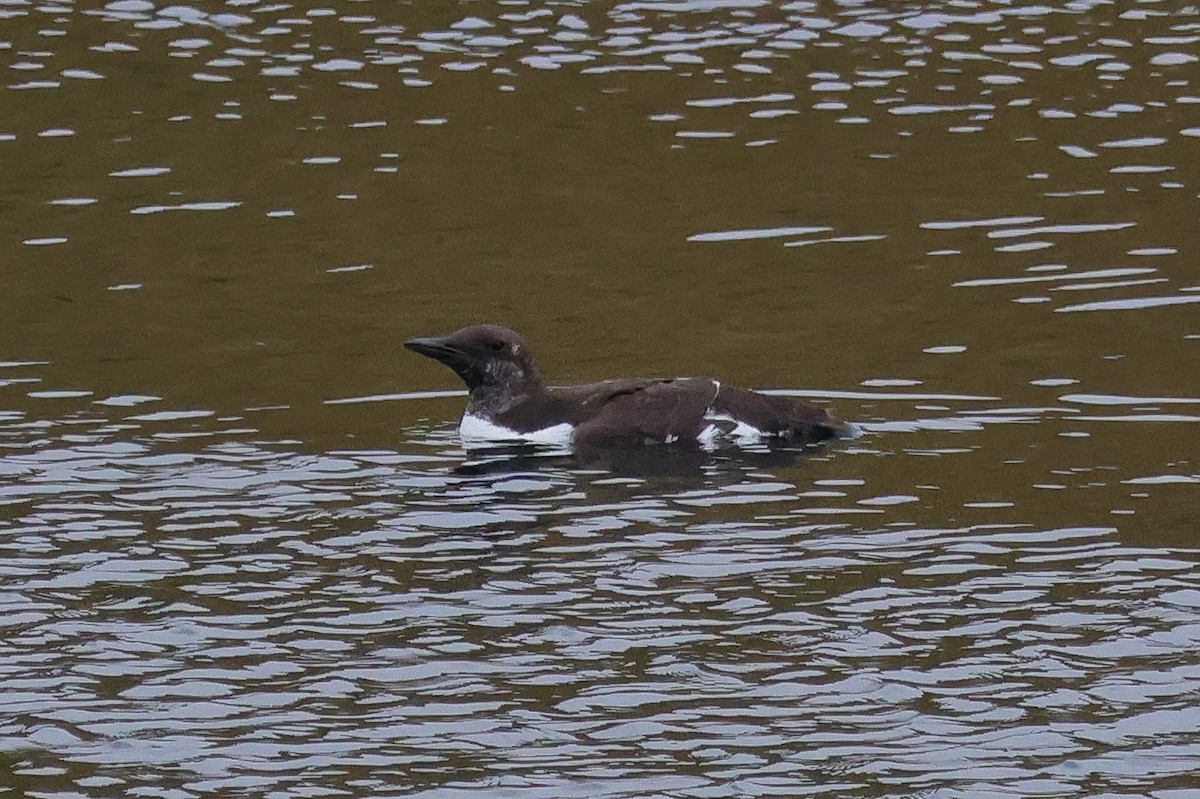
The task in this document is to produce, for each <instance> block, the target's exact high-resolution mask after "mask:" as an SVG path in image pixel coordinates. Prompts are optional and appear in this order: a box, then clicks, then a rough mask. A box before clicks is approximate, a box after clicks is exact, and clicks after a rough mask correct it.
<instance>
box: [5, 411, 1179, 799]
mask: <svg viewBox="0 0 1200 799" xmlns="http://www.w3.org/2000/svg"><path fill="white" fill-rule="evenodd" d="M1129 399H1130V398H1119V397H1117V398H1111V401H1112V402H1113V403H1120V402H1122V401H1126V402H1127V401H1128V400H1129ZM1135 399H1137V400H1138V401H1139V404H1140V402H1142V401H1151V400H1152V401H1154V402H1162V401H1163V399H1164V398H1158V399H1154V398H1144V399H1143V398H1135ZM1165 399H1169V398H1165ZM1087 400H1088V398H1087V397H1071V396H1064V397H1063V401H1064V402H1081V401H1087ZM1099 401H1101V402H1103V401H1105V400H1104V398H1101V399H1100V400H1099ZM1180 401H1181V402H1182V401H1185V400H1180ZM1186 401H1191V402H1194V400H1186ZM112 407H116V406H112ZM1044 410H1047V409H1023V410H1021V411H1020V412H1021V413H1023V414H1026V415H1027V418H1025V419H1015V418H1009V414H1010V413H1013V412H1012V411H1006V410H1001V411H1000V412H997V413H995V414H990V415H983V416H982V417H981V415H980V414H978V413H971V414H969V416H968V417H967V418H970V419H980V418H986V420H987V421H989V422H992V423H995V424H998V425H1000V426H1001V427H1004V428H1007V429H1010V430H1020V429H1022V427H1023V426H1024V425H1022V424H1021V422H1022V421H1024V422H1029V421H1034V422H1035V423H1036V421H1037V418H1038V416H1039V411H1044ZM1050 410H1053V409H1050ZM1058 410H1061V409H1058ZM1001 417H1003V418H1001ZM160 421H161V420H160ZM172 421H173V422H174V423H176V424H180V423H183V422H185V421H186V419H175V420H172ZM1045 423H1046V422H1045V421H1043V422H1042V424H1045ZM1035 428H1036V424H1035ZM449 429H450V428H449V427H444V428H435V429H426V431H425V432H422V431H421V429H419V428H418V429H416V430H414V431H413V434H414V435H415V436H416V439H415V440H414V441H413V442H412V444H411V445H406V446H404V447H403V448H401V449H400V450H399V451H357V452H352V451H343V452H327V453H312V454H305V453H302V452H296V451H292V450H291V449H290V448H288V447H279V446H274V447H264V446H262V445H257V444H250V443H243V444H233V443H223V444H216V445H211V446H205V447H203V448H200V449H182V450H181V449H179V448H178V447H177V446H175V445H173V444H171V443H170V442H168V441H165V440H161V439H160V440H158V441H157V443H156V442H155V440H154V439H146V438H134V439H132V440H129V439H127V440H125V441H116V440H112V439H111V438H109V440H107V441H106V440H104V438H103V437H101V436H88V435H85V436H82V437H81V436H80V435H79V434H77V433H63V434H62V437H60V438H55V439H54V440H49V439H46V438H42V439H41V440H39V441H37V442H35V443H32V445H25V446H20V447H17V448H16V449H12V448H11V445H12V443H13V442H12V435H11V430H9V431H6V437H7V438H8V440H9V444H10V449H9V451H8V452H7V454H5V455H4V456H3V458H2V459H0V468H3V471H4V474H5V475H6V478H5V481H4V482H5V485H6V488H5V489H4V496H3V501H4V503H5V505H4V507H5V508H6V512H5V516H4V520H3V527H4V529H5V531H6V533H5V536H4V540H5V543H3V544H0V546H3V548H4V550H5V556H4V558H3V563H2V564H0V572H2V573H3V576H4V581H5V586H6V588H5V591H4V592H2V594H0V604H2V605H3V609H4V611H5V612H4V613H3V618H4V619H5V622H4V623H5V625H6V626H7V629H8V633H7V634H6V635H5V636H4V643H3V645H2V646H0V669H2V670H3V672H4V682H5V685H6V688H5V690H4V692H3V696H2V701H3V704H4V706H5V716H6V718H7V719H8V722H7V723H6V724H5V725H3V726H0V736H3V740H4V748H5V749H6V750H7V751H8V752H9V755H8V757H9V758H10V759H11V762H12V764H13V765H12V771H13V774H14V777H13V779H14V780H16V781H17V784H21V781H22V780H25V781H28V782H27V784H29V785H33V784H34V782H33V781H34V780H36V782H37V784H38V785H39V786H42V788H41V790H45V791H47V792H49V793H50V794H57V793H63V792H70V791H72V790H88V789H90V788H94V787H103V788H105V789H112V790H117V791H127V790H129V789H131V788H132V787H133V786H134V785H135V784H137V781H140V778H138V779H137V780H135V778H134V776H133V772H132V771H130V769H136V770H137V772H138V773H141V774H146V773H151V774H156V775H161V776H162V778H163V779H165V780H167V782H168V784H173V785H176V786H177V787H178V789H179V790H182V791H184V792H187V793H203V792H210V791H213V790H233V789H240V790H254V791H257V790H271V791H274V792H277V793H281V794H285V795H291V794H297V795H298V794H300V793H304V792H305V790H306V789H305V788H304V786H312V785H314V784H318V785H327V786H329V787H331V788H332V787H334V786H339V785H346V786H349V785H354V784H358V783H359V782H364V783H371V784H373V785H377V786H378V787H379V788H380V789H383V788H384V787H385V786H391V787H392V789H401V788H402V789H404V790H406V791H411V792H416V793H420V792H422V791H427V792H429V793H430V794H431V795H439V796H441V795H450V794H455V795H477V794H488V793H489V792H492V791H494V790H495V788H496V783H495V780H496V777H495V776H494V775H495V774H496V773H497V770H502V771H503V773H504V775H506V776H505V777H504V780H505V781H506V782H507V784H509V785H511V786H513V787H515V788H520V789H529V790H534V791H541V792H542V793H545V794H546V795H552V794H553V795H563V794H564V793H570V792H572V791H579V790H585V789H586V790H587V791H589V792H590V791H593V789H594V791H598V792H599V795H612V796H632V795H646V794H647V793H648V792H650V793H664V794H669V793H672V792H678V791H681V790H682V791H689V792H695V791H699V792H705V793H709V792H717V793H727V792H730V791H735V792H741V791H755V792H758V791H765V790H768V789H772V790H779V789H785V790H792V789H793V788H795V789H799V788H800V787H801V786H803V785H806V784H809V783H811V782H812V781H814V780H820V781H823V782H829V783H830V784H833V785H835V786H836V787H835V788H829V789H828V790H822V791H821V795H830V796H832V795H845V794H846V792H847V791H849V792H853V793H864V794H866V793H872V792H875V791H878V790H881V789H883V788H885V787H887V786H892V787H895V786H899V785H910V784H911V782H910V781H911V779H912V775H913V774H914V773H915V774H920V775H921V779H922V780H924V781H928V782H929V783H930V784H934V783H940V782H952V783H954V784H956V785H959V786H966V788H964V789H968V788H969V789H970V790H976V789H978V790H991V789H992V787H994V786H997V785H1000V786H1008V788H1009V789H1012V790H1017V789H1019V788H1020V786H1021V785H1025V784H1026V783H1027V781H1028V780H1033V779H1036V780H1038V781H1039V782H1044V783H1047V784H1054V785H1056V786H1058V788H1057V789H1056V790H1066V789H1067V788H1068V787H1070V786H1073V785H1075V784H1077V781H1078V779H1079V774H1080V768H1081V766H1080V763H1081V762H1087V763H1088V764H1089V765H1088V766H1087V768H1086V772H1087V773H1088V774H1090V775H1091V777H1090V779H1114V780H1115V779H1120V780H1122V781H1123V784H1127V785H1136V786H1140V787H1141V788H1142V789H1146V790H1149V789H1150V788H1153V787H1155V786H1168V787H1169V786H1171V785H1180V784H1186V780H1187V779H1189V775H1190V774H1191V762H1192V758H1191V756H1190V755H1186V754H1183V753H1185V752H1187V751H1189V749H1188V747H1189V746H1190V744H1189V740H1190V736H1191V733H1192V730H1193V729H1194V727H1195V723H1196V718H1195V714H1194V713H1193V712H1192V704H1193V703H1192V702H1191V701H1190V697H1191V695H1192V694H1193V693H1194V692H1195V691H1196V689H1197V674H1196V673H1195V664H1194V657H1193V653H1194V651H1195V649H1196V646H1197V644H1198V643H1200V625H1197V624H1196V611H1197V607H1198V602H1200V599H1198V598H1200V577H1198V574H1200V572H1198V571H1197V569H1196V568H1195V559H1194V556H1195V554H1196V553H1195V552H1194V551H1193V552H1192V553H1190V555H1188V554H1185V553H1184V552H1182V551H1180V552H1177V553H1176V554H1166V553H1164V552H1161V551H1158V550H1155V549H1146V548H1143V547H1138V546H1134V545H1130V544H1128V543H1125V542H1123V541H1122V539H1121V537H1120V535H1119V534H1118V530H1117V529H1116V528H1115V527H1112V526H1089V527H1059V528H1055V527H1044V526H1039V525H1037V524H1036V523H1034V522H1032V520H1034V519H1036V518H1037V517H1038V516H1039V515H1040V511H1039V510H1038V508H1037V506H1036V505H1025V504H1024V502H1023V501H1022V502H1019V503H1017V504H1018V507H1017V508H1016V509H1015V510H1016V512H1017V516H1016V517H1014V521H1013V522H1012V523H1007V524H997V523H994V522H985V523H980V524H969V523H968V524H959V525H952V526H941V527H937V526H926V525H924V524H921V523H915V520H911V521H905V520H904V519H905V511H903V510H900V511H899V513H897V510H898V509H906V508H907V509H911V510H919V507H920V506H922V505H927V504H928V503H929V498H930V495H931V493H930V491H929V488H930V487H928V486H927V487H925V488H918V490H917V493H915V494H913V493H901V492H896V493H888V492H887V487H886V486H884V485H882V484H881V483H880V482H879V479H880V475H878V474H874V475H873V476H872V477H870V478H867V479H864V478H859V477H855V476H854V475H856V474H858V473H861V472H862V471H863V468H864V467H863V466H862V461H861V459H862V458H867V459H868V461H869V460H870V459H874V458H877V457H880V456H881V455H883V454H885V452H884V450H883V449H881V448H879V447H885V446H890V444H891V442H889V441H888V438H890V437H894V436H896V435H903V434H902V433H898V432H894V431H890V429H889V431H887V432H878V433H876V434H875V436H874V441H875V443H874V444H873V445H872V444H868V445H867V446H866V447H863V448H862V449H860V450H858V451H857V454H856V451H854V450H849V451H841V452H836V453H832V452H823V453H820V454H818V455H816V456H814V457H810V458H808V459H806V460H804V461H803V462H801V463H800V464H799V465H795V464H792V463H775V462H769V463H768V462H761V461H758V462H756V461H753V460H751V461H745V460H735V459H718V458H713V457H712V456H706V457H707V458H708V462H707V463H706V464H705V465H703V466H702V469H701V472H702V476H701V479H699V480H697V479H695V477H694V475H688V479H687V480H685V481H684V482H682V483H672V476H671V475H669V474H666V475H664V474H663V472H661V471H658V470H654V471H653V473H652V474H646V475H634V474H628V473H625V474H622V473H618V472H614V471H612V470H610V469H609V468H608V467H607V464H606V465H604V466H600V465H598V464H589V463H579V462H572V461H568V460H562V459H533V458H530V457H528V456H524V460H520V459H513V458H508V459H506V460H503V461H500V460H496V461H492V460H489V459H486V458H485V459H479V460H476V461H474V462H473V465H472V464H468V465H467V466H466V467H465V468H464V466H463V462H462V453H461V452H460V451H457V450H456V448H455V445H454V443H453V437H452V435H451V434H449V433H448V432H447V431H448V430H449ZM1026 429H1027V430H1028V429H1029V428H1028V427H1026ZM44 435H45V434H44V433H43V436H44ZM52 435H55V436H57V435H58V434H52ZM954 435H962V432H961V431H959V432H957V433H955V434H954ZM1022 437H1023V438H1024V439H1025V440H1027V441H1033V440H1037V439H1039V438H1041V436H1035V435H1033V434H1031V433H1028V432H1027V433H1025V434H1024V435H1023V436H1022ZM81 438H83V439H90V440H80V439H81ZM867 440H868V441H871V440H872V439H871V438H868V439H867ZM926 443H928V442H926ZM969 445H970V444H969V442H968V446H969ZM872 446H874V447H876V448H874V449H871V448H869V447H872ZM650 451H651V452H654V453H658V452H663V451H665V448H660V449H653V450H650ZM893 457H895V455H894V454H893ZM940 457H953V456H952V455H949V454H943V455H942V456H940ZM496 463H504V465H505V468H504V469H502V470H501V469H494V468H492V466H493V465H494V464H496ZM1177 477H1179V478H1182V480H1183V481H1191V482H1194V481H1195V479H1196V476H1195V475H1177ZM1128 482H1130V484H1131V485H1133V486H1136V487H1138V488H1147V487H1150V486H1152V485H1155V484H1156V483H1157V482H1158V481H1156V480H1153V479H1150V480H1147V479H1145V478H1134V479H1133V480H1132V481H1128ZM1163 482H1169V481H1163ZM1176 482H1179V481H1176ZM1010 485H1011V483H1010ZM881 489H883V491H882V493H875V492H879V491H880V490H881ZM941 490H942V491H945V492H949V493H951V494H952V495H961V486H955V485H953V484H952V483H944V484H943V485H942V486H941ZM933 493H937V492H933ZM1001 504H1003V503H1001ZM1008 504H1009V505H1010V506H1011V505H1012V504H1013V503H1011V502H1010V503H1008ZM995 506H996V504H995V503H993V504H992V507H995ZM1022 516H1023V517H1024V520H1021V517H1022ZM48 641H50V642H53V648H52V649H48V648H47V645H46V644H47V642H48ZM1145 730H1153V735H1152V736H1151V737H1146V736H1145V735H1144V731H1145ZM1014 731H1016V732H1017V733H1018V734H1017V735H1016V736H1015V737H1014V735H1013V732H1014ZM951 739H953V741H954V746H953V752H954V756H953V757H949V758H947V756H946V752H947V748H946V747H947V742H948V741H949V740H951ZM239 741H240V743H239ZM1027 758H1033V759H1035V760H1036V761H1037V762H1038V763H1039V764H1040V765H1039V766H1037V767H1036V768H1021V767H1018V766H1014V765H1013V764H1014V763H1021V762H1024V761H1025V760H1026V759H1027ZM383 760H386V761H387V764H386V768H385V767H384V765H383V762H382V761H383ZM1133 760H1136V761H1137V762H1138V763H1140V764H1142V765H1141V767H1139V769H1138V772H1137V775H1136V776H1133V775H1132V773H1131V772H1129V771H1128V770H1127V769H1126V768H1125V767H1124V766H1122V765H1121V764H1123V763H1127V762H1132V761H1133ZM64 761H65V762H69V763H72V764H73V765H72V767H71V768H70V769H57V768H56V767H55V765H54V764H58V763H62V762H64ZM264 764H270V765H271V769H270V771H271V775H270V776H266V775H265V774H264V772H263V770H262V766H263V765H264ZM666 765H670V768H665V766H666ZM381 769H382V771H381ZM318 772H319V775H320V776H316V775H317V773H318ZM381 775H382V776H381ZM612 777H619V779H615V780H614V779H612ZM597 780H599V781H600V782H596V781H597ZM580 786H585V788H581V787H580Z"/></svg>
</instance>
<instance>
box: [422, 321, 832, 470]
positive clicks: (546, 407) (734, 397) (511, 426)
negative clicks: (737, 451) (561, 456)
mask: <svg viewBox="0 0 1200 799" xmlns="http://www.w3.org/2000/svg"><path fill="white" fill-rule="evenodd" d="M404 346H405V347H407V348H408V349H410V350H412V351H413V352H417V353H420V354H421V355H425V356H428V357H430V358H433V359H434V360H436V361H439V362H441V363H443V364H445V365H446V366H448V367H450V368H451V369H453V370H454V372H455V374H457V375H458V376H459V377H460V378H462V381H463V382H464V383H466V385H467V391H468V394H469V398H468V400H467V407H466V411H465V412H464V413H463V416H462V421H461V423H460V425H459V433H460V435H461V436H462V438H463V440H464V443H471V442H494V443H502V442H510V443H511V442H517V441H519V442H529V443H535V444H549V445H558V446H576V447H587V446H623V445H633V444H681V445H690V446H693V447H695V446H700V447H703V448H705V449H716V448H718V447H721V446H726V445H744V444H752V443H758V442H771V441H776V442H783V443H791V444H809V443H815V442H818V441H824V440H826V439H830V438H836V437H848V436H852V435H853V434H854V432H853V431H854V428H853V426H852V425H849V424H847V423H845V422H842V421H840V420H839V419H837V418H836V417H834V416H833V415H832V414H831V413H829V411H827V410H825V409H824V408H818V407H815V406H813V405H808V404H805V403H803V402H800V401H799V400H796V399H792V398H790V397H778V396H769V395H766V394H760V393H758V392H756V391H749V390H747V389H742V388H734V387H732V386H727V385H724V384H723V383H721V382H720V381H719V380H712V379H709V378H701V377H666V378H653V377H651V378H619V379H614V380H602V381H600V382H598V383H587V384H584V385H578V386H548V385H546V384H545V383H544V382H542V378H541V375H540V373H539V372H538V368H537V364H536V363H535V361H534V359H533V354H532V353H531V352H530V350H529V346H528V345H527V344H526V343H525V340H524V339H523V338H521V336H520V335H519V334H518V333H517V332H516V331H514V330H510V329H509V328H507V327H503V326H501V325H490V324H482V325H471V326H469V327H464V328H462V329H461V330H457V331H455V332H453V333H451V334H449V335H446V336H439V337H431V338H414V339H410V340H409V341H406V342H404Z"/></svg>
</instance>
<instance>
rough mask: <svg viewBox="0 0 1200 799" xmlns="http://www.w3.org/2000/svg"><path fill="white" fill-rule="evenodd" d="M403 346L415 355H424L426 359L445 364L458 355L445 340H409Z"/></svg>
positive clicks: (432, 338) (435, 338)
mask: <svg viewBox="0 0 1200 799" xmlns="http://www.w3.org/2000/svg"><path fill="white" fill-rule="evenodd" d="M404 346H405V347H408V348H409V349H410V350H412V351H413V352H415V353H418V354H420V355H424V356H426V357H428V358H433V359H434V360H436V361H441V362H442V363H446V362H447V360H448V359H450V358H453V357H454V356H455V355H458V354H460V353H459V352H458V350H456V349H454V348H453V347H451V346H450V345H449V344H447V343H446V339H445V338H439V337H431V338H410V339H409V340H408V341H406V342H404Z"/></svg>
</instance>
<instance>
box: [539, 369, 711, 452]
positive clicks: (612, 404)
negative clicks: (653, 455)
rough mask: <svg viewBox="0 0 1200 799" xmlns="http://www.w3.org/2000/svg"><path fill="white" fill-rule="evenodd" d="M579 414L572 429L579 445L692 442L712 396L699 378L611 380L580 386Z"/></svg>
mask: <svg viewBox="0 0 1200 799" xmlns="http://www.w3.org/2000/svg"><path fill="white" fill-rule="evenodd" d="M579 389H588V390H589V391H588V393H587V394H586V395H585V396H583V397H582V399H583V411H582V413H581V416H580V419H579V421H578V422H577V426H576V428H575V441H576V443H577V444H580V445H584V446H587V445H605V444H641V443H659V444H661V443H670V442H672V441H675V440H683V441H695V439H696V434H697V433H699V432H700V429H701V428H702V427H703V425H704V412H705V411H706V410H708V407H709V404H710V403H711V402H712V400H713V397H714V395H715V393H716V387H715V385H714V384H713V382H712V381H711V380H702V379H698V378H675V379H641V380H609V381H606V382H604V383H593V384H592V385H591V386H580V387H578V389H574V388H573V389H563V391H576V390H579Z"/></svg>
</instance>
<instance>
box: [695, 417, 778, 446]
mask: <svg viewBox="0 0 1200 799" xmlns="http://www.w3.org/2000/svg"><path fill="white" fill-rule="evenodd" d="M704 419H705V420H706V421H709V422H726V423H729V422H732V423H733V425H734V427H733V429H732V430H726V429H725V427H724V426H722V425H719V424H710V425H707V426H706V427H705V428H704V429H703V430H701V431H700V434H699V435H698V436H696V440H697V441H698V442H700V446H702V447H704V448H705V449H714V448H716V446H717V445H718V444H719V443H721V442H725V441H728V442H730V443H733V444H738V445H739V446H740V445H743V444H756V443H758V442H759V441H762V440H763V438H764V437H765V436H766V433H764V432H763V431H762V430H759V429H758V428H757V427H755V426H754V425H751V424H746V423H745V422H743V421H742V420H740V419H735V418H733V417H732V416H730V415H729V414H727V413H713V412H712V411H709V412H708V413H706V414H704Z"/></svg>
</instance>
